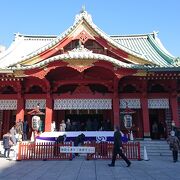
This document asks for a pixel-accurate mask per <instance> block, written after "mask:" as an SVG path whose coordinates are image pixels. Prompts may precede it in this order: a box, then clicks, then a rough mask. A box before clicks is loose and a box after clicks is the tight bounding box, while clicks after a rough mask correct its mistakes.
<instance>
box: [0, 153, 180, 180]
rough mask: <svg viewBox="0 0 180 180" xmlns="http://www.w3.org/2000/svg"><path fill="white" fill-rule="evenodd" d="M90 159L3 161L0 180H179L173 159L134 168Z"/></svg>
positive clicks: (141, 163)
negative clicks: (111, 165) (110, 164)
mask: <svg viewBox="0 0 180 180" xmlns="http://www.w3.org/2000/svg"><path fill="white" fill-rule="evenodd" d="M108 163H110V161H109V160H90V161H87V160H85V159H84V157H79V158H76V159H73V161H68V160H66V161H10V160H6V159H4V158H0V180H11V179H12V180H20V179H22V180H55V179H56V180H58V179H59V180H113V179H119V180H135V179H136V180H141V179H142V180H150V179H156V180H180V162H177V163H173V162H172V157H169V156H168V157H165V156H163V157H162V156H159V157H151V158H150V160H149V161H132V166H131V167H129V168H127V167H126V164H125V163H124V162H123V161H122V160H121V161H119V160H118V161H116V166H115V167H108V166H107V164H108Z"/></svg>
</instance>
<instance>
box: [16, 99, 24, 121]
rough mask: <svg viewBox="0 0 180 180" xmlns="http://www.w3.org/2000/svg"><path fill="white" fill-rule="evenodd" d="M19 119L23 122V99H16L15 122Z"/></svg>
mask: <svg viewBox="0 0 180 180" xmlns="http://www.w3.org/2000/svg"><path fill="white" fill-rule="evenodd" d="M19 119H21V120H23V121H24V99H23V98H19V99H17V112H16V122H18V121H19Z"/></svg>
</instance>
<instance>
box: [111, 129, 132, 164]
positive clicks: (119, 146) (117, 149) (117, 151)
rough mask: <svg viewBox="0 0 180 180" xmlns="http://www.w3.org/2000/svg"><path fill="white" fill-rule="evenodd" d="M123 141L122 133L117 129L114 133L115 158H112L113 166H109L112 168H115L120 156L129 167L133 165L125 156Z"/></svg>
mask: <svg viewBox="0 0 180 180" xmlns="http://www.w3.org/2000/svg"><path fill="white" fill-rule="evenodd" d="M122 149H123V146H122V141H121V132H120V130H119V127H116V129H115V132H114V146H113V156H112V162H111V164H108V165H109V166H110V167H113V166H115V161H116V156H117V154H119V155H120V156H121V157H122V159H123V160H124V161H125V162H126V163H127V167H129V166H130V165H131V162H130V161H129V160H128V158H127V157H126V156H125V155H124V153H123V151H122Z"/></svg>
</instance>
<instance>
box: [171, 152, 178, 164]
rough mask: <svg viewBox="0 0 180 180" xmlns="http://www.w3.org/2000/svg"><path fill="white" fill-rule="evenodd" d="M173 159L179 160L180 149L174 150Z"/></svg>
mask: <svg viewBox="0 0 180 180" xmlns="http://www.w3.org/2000/svg"><path fill="white" fill-rule="evenodd" d="M172 154H173V160H174V161H175V162H176V161H177V160H178V151H172Z"/></svg>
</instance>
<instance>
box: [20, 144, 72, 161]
mask: <svg viewBox="0 0 180 180" xmlns="http://www.w3.org/2000/svg"><path fill="white" fill-rule="evenodd" d="M61 146H72V142H65V143H61V144H57V143H54V142H53V143H20V144H19V151H18V157H17V160H61V159H63V160H64V159H69V160H72V154H70V153H60V147H61Z"/></svg>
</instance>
